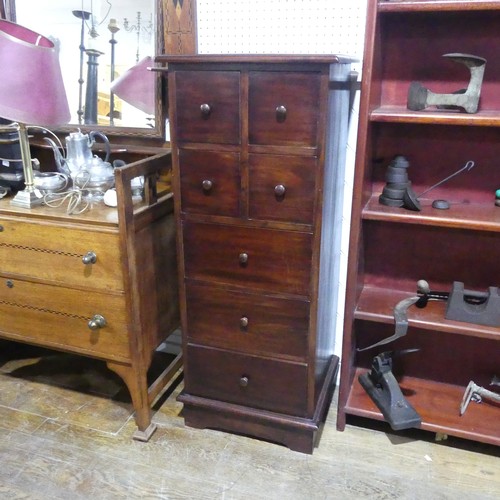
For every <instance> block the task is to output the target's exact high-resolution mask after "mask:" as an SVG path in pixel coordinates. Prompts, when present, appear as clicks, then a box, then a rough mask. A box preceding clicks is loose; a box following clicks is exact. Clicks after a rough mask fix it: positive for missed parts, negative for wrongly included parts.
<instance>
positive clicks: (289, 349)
mask: <svg viewBox="0 0 500 500" xmlns="http://www.w3.org/2000/svg"><path fill="white" fill-rule="evenodd" d="M186 299H187V332H186V333H187V337H188V338H189V340H190V341H192V342H194V343H197V344H207V345H211V346H214V347H222V348H228V349H232V350H236V351H242V352H245V353H249V354H260V355H268V356H281V357H289V358H295V359H296V360H305V359H306V356H307V353H308V343H307V339H308V335H307V333H308V328H309V306H310V304H309V302H308V301H306V300H291V299H281V298H276V297H270V296H266V295H255V294H249V293H245V292H235V291H229V290H224V289H217V288H214V287H208V286H202V285H188V286H187V287H186Z"/></svg>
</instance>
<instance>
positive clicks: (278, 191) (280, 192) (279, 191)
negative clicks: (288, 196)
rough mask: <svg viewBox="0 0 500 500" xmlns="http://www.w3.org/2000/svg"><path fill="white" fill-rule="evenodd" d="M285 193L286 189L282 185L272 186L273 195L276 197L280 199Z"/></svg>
mask: <svg viewBox="0 0 500 500" xmlns="http://www.w3.org/2000/svg"><path fill="white" fill-rule="evenodd" d="M285 193H286V187H285V186H283V184H278V185H277V186H274V194H275V195H276V196H277V197H279V198H282V197H283V196H285Z"/></svg>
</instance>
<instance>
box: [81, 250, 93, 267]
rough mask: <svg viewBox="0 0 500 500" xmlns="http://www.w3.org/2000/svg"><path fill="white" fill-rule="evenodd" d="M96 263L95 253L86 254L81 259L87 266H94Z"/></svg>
mask: <svg viewBox="0 0 500 500" xmlns="http://www.w3.org/2000/svg"><path fill="white" fill-rule="evenodd" d="M96 261H97V255H96V254H95V252H92V250H91V251H90V252H87V253H86V254H85V255H84V256H83V257H82V262H83V263H84V264H85V265H87V264H95V263H96Z"/></svg>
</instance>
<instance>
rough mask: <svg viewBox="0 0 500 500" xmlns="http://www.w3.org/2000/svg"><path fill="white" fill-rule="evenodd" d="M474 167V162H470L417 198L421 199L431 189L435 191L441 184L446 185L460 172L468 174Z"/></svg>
mask: <svg viewBox="0 0 500 500" xmlns="http://www.w3.org/2000/svg"><path fill="white" fill-rule="evenodd" d="M473 166H474V162H473V161H472V160H469V161H468V162H467V163H466V164H465V165H464V166H463V167H462V168H461V169H460V170H457V171H456V172H455V173H454V174H451V175H449V176H448V177H446V179H443V180H442V181H439V182H438V183H437V184H434V185H433V186H431V187H430V188H429V189H426V190H425V191H424V192H423V193H420V194H419V195H418V196H417V198H420V197H421V196H423V195H424V194H427V193H428V192H429V191H430V190H431V189H434V188H435V187H438V186H440V185H441V184H443V183H445V182H446V181H449V180H450V179H451V178H452V177H455V176H456V175H458V174H459V173H460V172H463V171H464V170H467V172H468V171H469V170H471V169H472V167H473Z"/></svg>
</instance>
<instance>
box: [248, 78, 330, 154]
mask: <svg viewBox="0 0 500 500" xmlns="http://www.w3.org/2000/svg"><path fill="white" fill-rule="evenodd" d="M249 79H250V83H249V96H248V99H249V101H248V113H249V124H248V127H249V142H250V144H259V145H275V146H302V147H315V146H316V144H317V142H318V115H319V103H320V98H319V96H320V75H319V74H315V73H299V72H272V71H266V72H264V71H262V72H260V71H256V72H250V75H249Z"/></svg>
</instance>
